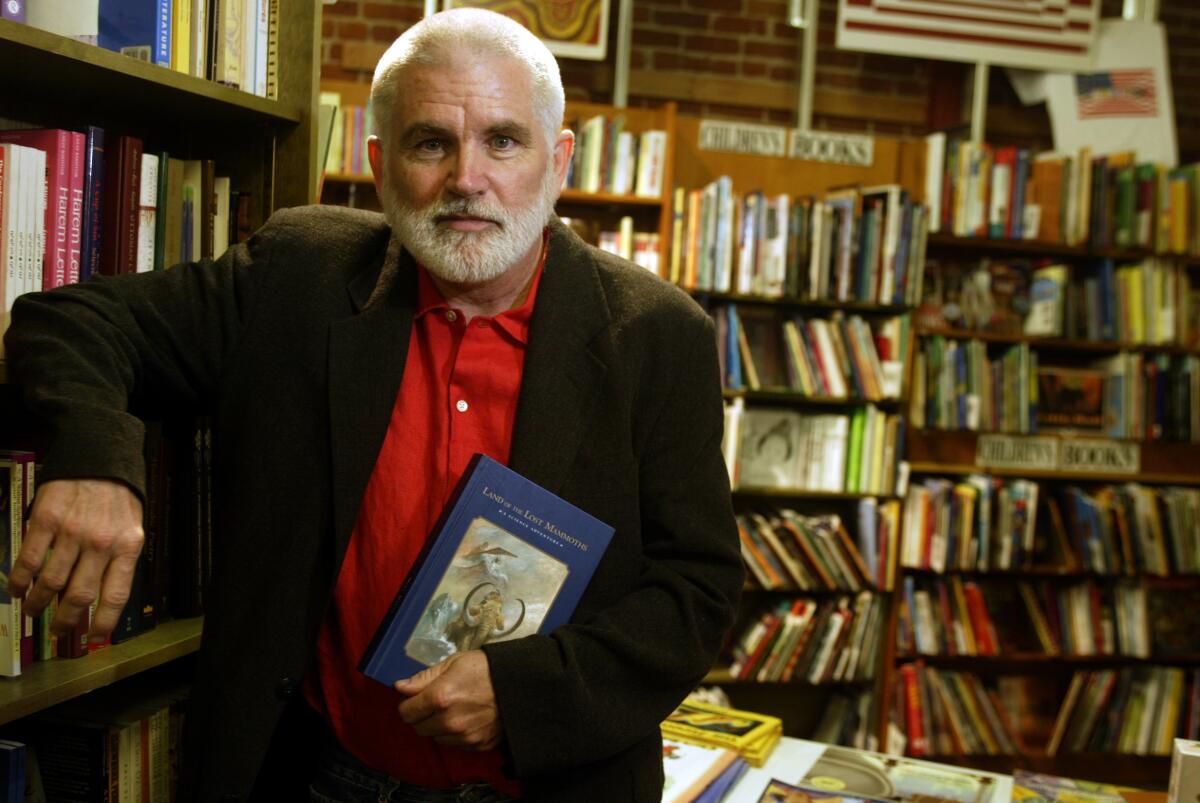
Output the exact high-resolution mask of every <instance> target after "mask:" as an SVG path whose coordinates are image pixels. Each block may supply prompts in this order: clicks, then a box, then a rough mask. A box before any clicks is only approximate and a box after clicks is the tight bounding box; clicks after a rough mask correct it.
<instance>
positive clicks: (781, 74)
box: [771, 67, 796, 81]
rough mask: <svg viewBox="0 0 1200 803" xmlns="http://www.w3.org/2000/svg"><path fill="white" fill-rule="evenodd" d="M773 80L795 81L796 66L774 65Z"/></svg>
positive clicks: (772, 70) (772, 69)
mask: <svg viewBox="0 0 1200 803" xmlns="http://www.w3.org/2000/svg"><path fill="white" fill-rule="evenodd" d="M771 80H772V81H795V80H796V69H795V68H794V67H772V68H771Z"/></svg>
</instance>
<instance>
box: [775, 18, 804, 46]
mask: <svg viewBox="0 0 1200 803" xmlns="http://www.w3.org/2000/svg"><path fill="white" fill-rule="evenodd" d="M771 30H772V32H773V34H774V36H775V38H776V39H787V40H790V41H796V40H798V39H800V38H801V37H802V36H803V35H804V31H802V30H801V29H800V28H797V27H796V26H795V25H789V24H788V23H787V20H775V22H773V23H772V24H771Z"/></svg>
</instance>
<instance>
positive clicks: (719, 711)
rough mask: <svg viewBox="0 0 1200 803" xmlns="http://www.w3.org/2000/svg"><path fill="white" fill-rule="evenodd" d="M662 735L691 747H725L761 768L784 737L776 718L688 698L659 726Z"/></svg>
mask: <svg viewBox="0 0 1200 803" xmlns="http://www.w3.org/2000/svg"><path fill="white" fill-rule="evenodd" d="M662 732H663V736H664V737H667V738H670V739H675V740H678V741H681V742H688V743H690V744H700V745H708V746H715V747H728V748H730V749H731V750H736V751H737V752H738V754H740V755H741V756H742V757H743V758H745V759H746V760H747V761H748V762H749V763H750V765H751V766H754V767H761V766H762V765H763V763H764V762H765V761H766V759H767V757H768V756H769V755H770V753H771V751H772V750H773V749H774V748H775V745H776V744H777V743H778V742H779V738H780V736H782V735H783V722H782V720H780V719H779V718H778V717H773V716H769V715H767V714H760V713H757V712H754V711H743V710H740V709H736V708H729V707H727V706H721V705H714V704H712V703H705V702H701V701H700V700H693V699H687V700H684V701H683V702H682V703H680V704H679V705H678V706H677V707H676V708H675V710H674V711H673V712H672V713H671V715H670V716H668V717H667V718H666V720H664V721H663V723H662Z"/></svg>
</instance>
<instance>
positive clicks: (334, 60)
mask: <svg viewBox="0 0 1200 803" xmlns="http://www.w3.org/2000/svg"><path fill="white" fill-rule="evenodd" d="M323 61H326V62H329V63H331V64H341V63H342V43H341V42H334V43H333V44H331V45H330V46H329V53H328V54H327V55H326V57H325V58H324V59H323Z"/></svg>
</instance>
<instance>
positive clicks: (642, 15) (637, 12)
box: [633, 6, 650, 23]
mask: <svg viewBox="0 0 1200 803" xmlns="http://www.w3.org/2000/svg"><path fill="white" fill-rule="evenodd" d="M633 21H634V22H635V23H642V22H649V21H650V9H648V8H646V7H645V6H637V7H636V8H634V9H633Z"/></svg>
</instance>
